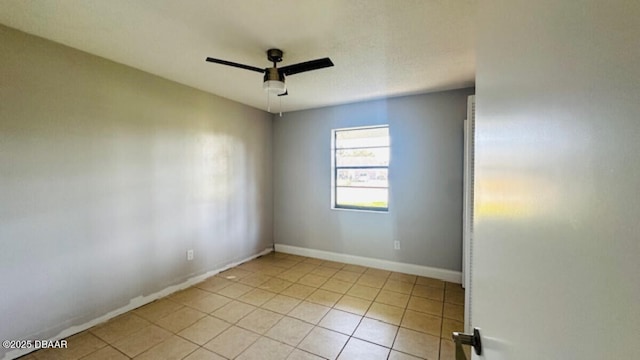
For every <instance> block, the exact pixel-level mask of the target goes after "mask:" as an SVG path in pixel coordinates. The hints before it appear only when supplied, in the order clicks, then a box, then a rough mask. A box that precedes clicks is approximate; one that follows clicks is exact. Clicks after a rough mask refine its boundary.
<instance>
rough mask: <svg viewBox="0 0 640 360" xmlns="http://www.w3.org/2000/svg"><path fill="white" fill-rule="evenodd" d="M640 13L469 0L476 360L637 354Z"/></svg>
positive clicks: (547, 2) (585, 5) (576, 4)
mask: <svg viewBox="0 0 640 360" xmlns="http://www.w3.org/2000/svg"><path fill="white" fill-rule="evenodd" d="M639 18H640V2H639V1H607V2H602V1H595V0H585V1H555V0H553V1H551V0H540V1H512V0H509V1H506V0H505V1H494V0H487V1H482V2H479V3H478V37H477V75H476V81H477V83H476V133H475V208H474V210H475V211H474V216H475V219H474V234H473V258H472V262H471V267H472V276H471V280H472V284H471V288H472V289H471V290H472V291H471V299H470V300H471V324H472V326H473V327H477V328H480V333H481V339H482V343H483V348H484V349H483V355H482V356H475V355H474V356H473V358H474V359H515V360H527V359H544V360H546V359H562V360H565V359H567V360H573V359H580V360H584V359H638V358H640V43H639V42H638V39H640V21H638V19H639Z"/></svg>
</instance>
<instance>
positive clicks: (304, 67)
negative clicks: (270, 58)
mask: <svg viewBox="0 0 640 360" xmlns="http://www.w3.org/2000/svg"><path fill="white" fill-rule="evenodd" d="M330 66H333V63H332V62H331V59H329V58H323V59H316V60H311V61H305V62H302V63H299V64H293V65H287V66H283V67H281V68H279V69H278V70H279V71H280V73H281V74H285V75H293V74H298V73H301V72H305V71H311V70H318V69H322V68H326V67H330Z"/></svg>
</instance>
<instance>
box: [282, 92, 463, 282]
mask: <svg viewBox="0 0 640 360" xmlns="http://www.w3.org/2000/svg"><path fill="white" fill-rule="evenodd" d="M472 93H473V89H464V90H457V91H449V92H442V93H434V94H428V95H418V96H407V97H400V98H392V99H387V100H379V101H372V102H363V103H356V104H350V105H343V106H335V107H327V108H321V109H315V110H308V111H298V112H292V113H288V114H284V116H283V117H282V118H280V117H275V121H274V137H273V139H274V145H273V149H274V150H273V151H274V155H273V156H274V199H275V207H274V209H275V211H274V227H275V242H276V244H284V245H293V246H299V247H304V248H311V249H318V250H325V251H332V252H339V253H346V254H350V255H357V256H364V257H370V258H376V259H384V260H390V261H397V262H403V263H409V264H416V265H423V266H430V267H435V268H441V269H449V270H456V271H459V270H460V269H461V256H462V250H461V247H462V231H461V229H462V161H463V157H462V150H463V141H462V140H463V132H462V131H463V121H464V119H465V117H466V108H467V106H466V101H467V96H468V95H470V94H472ZM376 124H389V126H390V134H391V142H392V146H391V165H390V175H389V176H390V182H391V183H390V184H391V185H390V186H391V189H390V203H389V208H390V209H389V213H370V212H354V211H345V210H331V209H330V207H331V150H330V149H331V129H334V128H343V127H350V126H363V125H376ZM394 240H398V241H400V242H401V250H393V242H394Z"/></svg>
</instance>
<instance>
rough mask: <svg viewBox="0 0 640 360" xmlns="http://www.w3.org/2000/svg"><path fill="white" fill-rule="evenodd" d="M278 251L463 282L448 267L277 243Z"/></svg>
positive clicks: (456, 273)
mask: <svg viewBox="0 0 640 360" xmlns="http://www.w3.org/2000/svg"><path fill="white" fill-rule="evenodd" d="M275 250H276V252H282V253H287V254H293V255H300V256H308V257H313V258H318V259H322V260H329V261H338V262H343V263H347V264H354V265H361V266H367V267H373V268H378V269H383V270H389V271H395V272H400V273H405V274H411V275H419V276H425V277H430V278H434V279H440V280H444V281H449V282H452V283H456V284H460V283H462V273H461V272H460V271H453V270H447V269H440V268H434V267H429V266H422V265H414V264H406V263H400V262H395V261H389V260H382V259H375V258H368V257H363V256H356V255H348V254H341V253H334V252H330V251H324V250H316V249H308V248H303V247H298V246H291V245H283V244H275Z"/></svg>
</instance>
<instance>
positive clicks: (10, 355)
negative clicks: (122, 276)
mask: <svg viewBox="0 0 640 360" xmlns="http://www.w3.org/2000/svg"><path fill="white" fill-rule="evenodd" d="M272 251H273V248H271V247H270V248H267V249H264V250H263V251H261V252H260V253H258V254H255V255H252V256H250V257H248V258H246V259H243V260H240V261H237V262H234V263H231V264H229V265H227V266H224V267H222V268H219V269H216V270H211V271H208V272H206V273H204V274H201V275H198V276H194V277H192V278H189V279H188V280H187V281H185V282H182V283H180V284H177V285H172V286H169V287H167V288H165V289H162V290H160V291H158V292H156V293H153V294H150V295H147V296H138V297H137V298H134V299H131V301H129V304H127V305H126V306H123V307H121V308H119V309H116V310H113V311H111V312H109V313H107V314H105V315H103V316H100V317H99V318H96V319H93V320H91V321H89V322H86V323H84V324H81V325H76V326H72V327H70V328H68V329H65V330H63V331H62V332H60V333H59V334H58V335H56V336H54V337H53V338H51V339H48V340H53V341H55V340H62V339H65V338H68V337H69V336H71V335H74V334H77V333H79V332H82V331H85V330H87V329H89V328H92V327H94V326H96V325H98V324H101V323H103V322H105V321H107V320H110V319H112V318H114V317H116V316H118V315H122V314H124V313H126V312H127V311H131V310H133V309H136V308H139V307H140V306H143V305H146V304H148V303H151V302H153V301H155V300H158V299H160V298H163V297H165V296H168V295H171V294H173V293H174V292H177V291H180V290H183V289H186V288H188V287H191V286H193V285H195V284H198V283H200V282H202V281H204V280H206V279H207V278H209V277H211V276H213V275H215V274H217V273H219V272H222V271H225V270H227V269H230V268H232V267H235V266H238V265H240V264H242V263H245V262H247V261H250V260H253V259H255V258H257V257H259V256H262V255H266V254H268V253H270V252H272ZM35 350H37V349H24V350H14V351H10V352H7V353H6V354H5V355H4V357H3V358H2V360H11V359H16V358H19V357H20V356H24V355H26V354H28V353H30V352H32V351H35Z"/></svg>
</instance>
